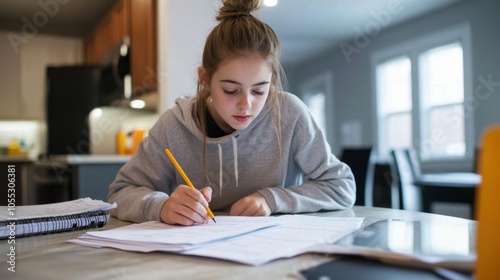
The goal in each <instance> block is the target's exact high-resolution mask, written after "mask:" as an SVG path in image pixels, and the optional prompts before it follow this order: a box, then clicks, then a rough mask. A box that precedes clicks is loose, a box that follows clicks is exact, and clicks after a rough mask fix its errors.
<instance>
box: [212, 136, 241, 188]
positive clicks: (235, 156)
mask: <svg viewBox="0 0 500 280" xmlns="http://www.w3.org/2000/svg"><path fill="white" fill-rule="evenodd" d="M231 140H232V142H233V161H234V179H235V180H236V187H238V181H239V179H238V175H239V173H238V141H236V137H234V136H231ZM217 145H218V147H219V197H220V196H222V183H223V181H222V177H223V176H222V173H223V172H222V146H221V145H220V144H217Z"/></svg>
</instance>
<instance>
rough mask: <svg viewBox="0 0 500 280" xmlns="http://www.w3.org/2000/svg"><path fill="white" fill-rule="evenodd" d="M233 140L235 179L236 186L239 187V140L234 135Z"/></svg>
mask: <svg viewBox="0 0 500 280" xmlns="http://www.w3.org/2000/svg"><path fill="white" fill-rule="evenodd" d="M231 139H232V140H233V155H234V156H233V159H234V179H235V180H236V187H238V174H239V173H238V142H237V141H236V137H234V136H232V137H231Z"/></svg>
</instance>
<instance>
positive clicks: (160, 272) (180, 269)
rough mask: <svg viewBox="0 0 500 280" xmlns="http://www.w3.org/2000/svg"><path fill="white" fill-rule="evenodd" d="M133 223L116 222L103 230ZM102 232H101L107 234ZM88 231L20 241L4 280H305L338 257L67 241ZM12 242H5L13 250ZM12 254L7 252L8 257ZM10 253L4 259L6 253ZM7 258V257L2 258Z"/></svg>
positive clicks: (377, 214)
mask: <svg viewBox="0 0 500 280" xmlns="http://www.w3.org/2000/svg"><path fill="white" fill-rule="evenodd" d="M311 215H314V216H326V217H364V218H365V219H364V221H363V224H364V225H369V224H372V223H373V222H375V221H378V220H381V219H400V220H410V221H433V222H438V223H449V224H454V225H460V226H469V227H471V228H472V229H473V231H472V233H473V234H475V228H476V225H477V223H476V222H475V221H471V220H466V219H461V218H455V217H449V216H443V215H436V214H428V213H420V212H413V211H405V210H396V209H388V208H371V207H361V206H355V207H353V209H349V210H343V211H331V212H322V213H312V214H311ZM127 224H129V223H127V222H124V221H120V220H117V219H115V218H111V220H110V221H109V222H108V224H107V225H106V226H105V227H104V228H103V229H104V230H105V229H111V228H115V227H120V226H124V225H127ZM103 229H97V230H103ZM81 234H83V231H75V232H67V233H58V234H50V235H43V236H32V237H26V238H18V239H16V243H15V246H16V272H15V273H12V272H9V271H8V270H7V263H6V262H5V261H3V262H2V264H1V266H0V278H1V279H252V280H255V279H300V276H299V274H298V272H299V271H300V270H303V269H307V268H311V267H314V266H316V265H319V264H321V263H324V262H327V261H329V260H332V259H334V258H335V257H334V256H332V255H326V254H319V253H316V254H314V253H308V254H302V255H299V256H296V257H292V258H286V259H279V260H275V261H272V262H270V263H267V264H265V265H261V266H248V265H243V264H238V263H232V262H228V261H223V260H217V259H210V258H203V257H193V256H184V255H176V254H167V253H159V252H154V253H147V254H144V253H136V252H126V251H120V250H115V249H109V248H102V249H96V248H90V247H83V246H79V245H75V244H71V243H68V242H66V240H68V239H72V238H76V237H77V236H79V235H81ZM9 246H11V245H9V244H8V243H7V240H1V241H0V248H1V251H2V252H8V250H9ZM5 254H6V253H5ZM5 254H4V258H5V256H6V255H5ZM2 259H3V258H2Z"/></svg>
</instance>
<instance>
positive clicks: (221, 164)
mask: <svg viewBox="0 0 500 280" xmlns="http://www.w3.org/2000/svg"><path fill="white" fill-rule="evenodd" d="M258 7H259V0H253V1H241V0H225V1H223V6H222V7H221V9H220V11H219V14H218V16H217V17H216V19H217V20H218V21H220V23H219V24H218V25H217V26H216V27H215V28H214V29H213V30H212V31H211V33H210V34H209V36H208V38H207V41H206V44H205V49H204V52H203V61H202V66H200V67H199V68H198V76H199V80H198V90H197V94H196V97H192V98H187V99H178V100H177V101H176V106H174V107H173V108H172V109H169V110H167V111H166V112H165V113H163V114H162V115H161V117H160V118H159V120H158V122H157V123H156V124H155V126H154V127H153V128H152V129H151V130H150V132H149V135H148V137H147V138H146V139H144V140H143V141H142V143H141V145H140V146H139V149H138V150H137V153H136V154H135V155H134V156H133V157H132V158H131V159H130V160H129V162H127V163H126V164H125V165H124V166H123V168H122V169H121V170H120V172H119V173H118V175H117V176H116V180H115V181H114V182H113V183H112V184H111V185H110V186H109V201H110V202H116V203H117V204H118V207H117V208H116V209H114V210H113V212H112V214H113V215H115V216H117V217H118V218H119V219H123V220H129V221H133V222H143V221H147V220H161V221H163V222H165V223H168V224H181V225H193V224H195V223H206V222H208V221H209V220H210V218H209V216H208V214H207V210H206V207H207V206H208V205H209V203H210V209H211V210H212V211H228V212H229V214H230V215H245V216H267V215H270V214H274V213H300V212H315V211H320V210H336V209H346V208H350V207H351V206H352V205H353V204H354V200H355V185H354V177H353V175H352V173H351V170H350V168H349V167H348V166H347V165H345V164H344V163H342V162H340V161H339V160H338V159H337V158H336V157H335V156H334V155H333V154H332V153H331V151H330V147H329V145H328V143H327V142H326V140H325V137H324V135H323V134H322V132H321V130H320V129H319V127H318V126H317V124H316V123H315V122H314V120H313V118H312V117H311V114H310V113H309V111H308V109H307V107H306V106H305V105H304V104H303V103H302V102H301V101H300V100H299V99H298V98H297V97H296V96H294V95H292V94H289V93H286V92H283V91H282V87H281V79H280V73H281V66H280V63H279V53H280V45H279V41H278V38H277V36H276V34H275V33H274V31H273V30H272V29H271V28H270V27H269V26H268V25H267V24H265V23H263V22H261V21H260V20H258V19H257V18H255V17H254V16H252V15H251V12H253V11H254V10H256V9H258ZM166 148H168V149H169V150H170V151H171V152H172V154H173V155H174V156H175V158H176V159H177V161H178V162H179V164H180V166H182V167H183V169H184V171H185V172H186V174H187V176H188V177H189V178H190V180H191V182H192V183H193V184H194V186H196V187H197V188H200V190H196V189H192V188H190V187H188V186H187V185H186V182H184V180H183V179H182V177H181V175H180V174H179V173H178V172H177V170H176V169H175V167H174V165H173V164H172V162H171V161H170V160H169V158H168V157H167V156H166V155H165V153H164V150H165V149H166ZM204 186H206V187H204ZM202 187H204V188H202Z"/></svg>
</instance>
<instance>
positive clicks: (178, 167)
mask: <svg viewBox="0 0 500 280" xmlns="http://www.w3.org/2000/svg"><path fill="white" fill-rule="evenodd" d="M165 153H166V154H167V156H168V158H169V159H170V161H172V163H173V164H174V166H175V168H176V169H177V171H179V173H180V174H181V176H182V178H183V179H184V181H186V184H187V185H188V186H190V187H191V188H193V189H195V190H196V188H195V187H194V186H193V183H191V180H189V178H188V176H187V175H186V173H184V170H182V167H181V166H180V165H179V163H178V162H177V160H176V159H175V157H174V155H173V154H172V153H171V152H170V150H169V149H168V148H167V149H165ZM205 209H207V213H208V216H209V217H210V218H212V220H213V221H214V223H217V222H216V221H215V217H214V213H212V210H210V208H208V206H207V208H205Z"/></svg>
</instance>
